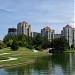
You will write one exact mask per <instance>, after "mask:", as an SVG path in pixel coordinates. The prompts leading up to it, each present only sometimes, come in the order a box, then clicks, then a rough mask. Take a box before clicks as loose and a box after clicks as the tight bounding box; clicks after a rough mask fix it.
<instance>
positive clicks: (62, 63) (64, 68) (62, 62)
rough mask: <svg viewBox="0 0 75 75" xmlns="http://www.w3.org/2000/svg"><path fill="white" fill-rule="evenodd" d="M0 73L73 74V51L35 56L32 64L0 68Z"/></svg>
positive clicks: (74, 74) (74, 57)
mask: <svg viewBox="0 0 75 75" xmlns="http://www.w3.org/2000/svg"><path fill="white" fill-rule="evenodd" d="M0 75H75V53H64V54H62V53H60V54H53V55H52V56H44V57H41V58H37V59H36V61H35V63H34V64H30V65H22V66H19V67H11V68H0Z"/></svg>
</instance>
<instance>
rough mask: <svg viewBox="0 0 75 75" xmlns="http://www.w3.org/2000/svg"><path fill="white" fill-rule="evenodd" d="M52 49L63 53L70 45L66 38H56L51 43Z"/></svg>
mask: <svg viewBox="0 0 75 75" xmlns="http://www.w3.org/2000/svg"><path fill="white" fill-rule="evenodd" d="M51 47H52V48H53V49H54V50H57V51H63V50H65V49H67V48H69V44H68V42H67V40H66V39H65V38H64V37H60V38H56V39H54V40H53V41H52V42H51Z"/></svg>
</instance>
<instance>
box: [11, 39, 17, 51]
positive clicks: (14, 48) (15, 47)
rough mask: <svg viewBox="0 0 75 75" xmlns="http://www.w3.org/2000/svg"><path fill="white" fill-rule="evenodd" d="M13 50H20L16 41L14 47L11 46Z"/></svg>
mask: <svg viewBox="0 0 75 75" xmlns="http://www.w3.org/2000/svg"><path fill="white" fill-rule="evenodd" d="M11 49H12V50H14V51H15V50H17V49H18V43H17V42H16V40H13V42H12V45H11Z"/></svg>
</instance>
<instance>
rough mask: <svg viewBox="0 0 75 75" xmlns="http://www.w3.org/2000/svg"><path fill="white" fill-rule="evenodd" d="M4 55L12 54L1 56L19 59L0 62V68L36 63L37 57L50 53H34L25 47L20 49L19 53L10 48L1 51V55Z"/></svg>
mask: <svg viewBox="0 0 75 75" xmlns="http://www.w3.org/2000/svg"><path fill="white" fill-rule="evenodd" d="M2 53H10V54H5V55H0V56H1V57H5V58H8V57H14V58H18V59H17V60H12V61H5V62H4V61H3V62H0V67H5V66H13V65H19V64H27V63H31V62H34V61H35V59H36V58H37V57H41V56H44V55H48V53H46V52H43V51H39V52H37V53H34V52H33V51H32V50H30V49H28V48H24V47H20V48H19V49H18V50H17V51H12V50H11V49H10V48H4V49H0V54H2Z"/></svg>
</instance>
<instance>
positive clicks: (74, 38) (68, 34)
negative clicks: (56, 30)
mask: <svg viewBox="0 0 75 75" xmlns="http://www.w3.org/2000/svg"><path fill="white" fill-rule="evenodd" d="M61 35H62V36H64V37H65V38H66V39H67V41H68V43H69V46H70V47H71V46H72V45H73V46H74V47H75V29H74V28H73V27H72V26H70V25H66V26H65V27H63V30H62V31H61Z"/></svg>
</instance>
